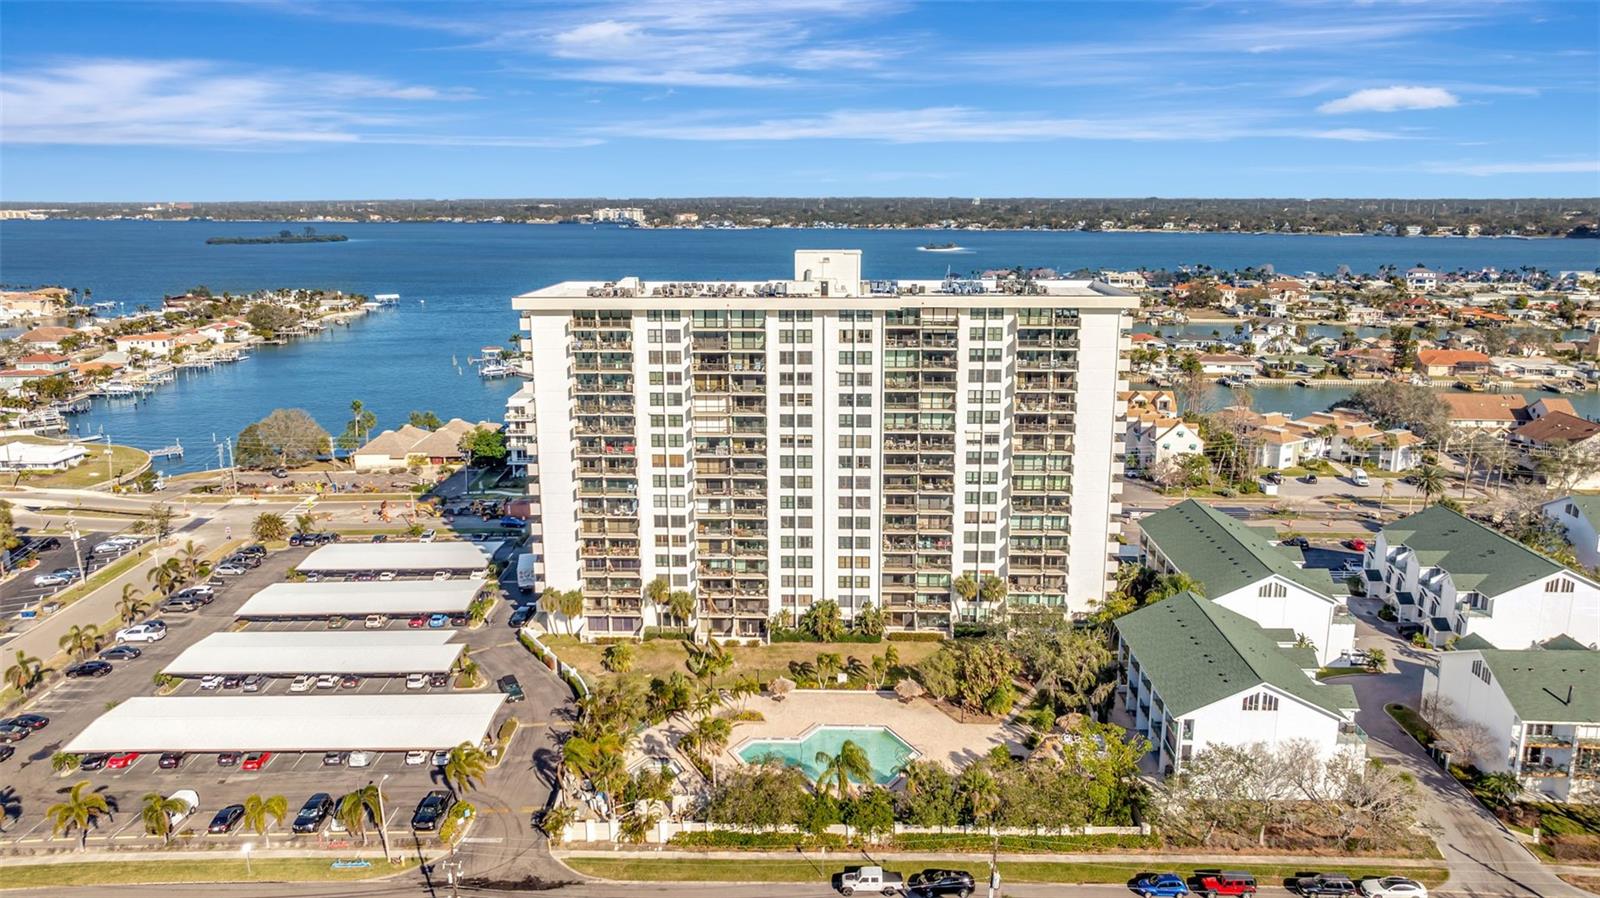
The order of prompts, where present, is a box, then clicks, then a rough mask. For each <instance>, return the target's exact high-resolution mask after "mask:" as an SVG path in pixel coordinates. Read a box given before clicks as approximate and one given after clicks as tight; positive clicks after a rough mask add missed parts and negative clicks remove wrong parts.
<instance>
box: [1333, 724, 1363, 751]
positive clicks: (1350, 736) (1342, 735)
mask: <svg viewBox="0 0 1600 898" xmlns="http://www.w3.org/2000/svg"><path fill="white" fill-rule="evenodd" d="M1338 742H1339V744H1340V745H1363V746H1364V745H1366V744H1367V731H1366V730H1363V729H1362V728H1361V727H1358V726H1356V725H1355V724H1353V723H1341V724H1339V738H1338Z"/></svg>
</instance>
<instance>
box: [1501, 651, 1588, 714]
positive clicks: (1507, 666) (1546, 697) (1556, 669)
mask: <svg viewBox="0 0 1600 898" xmlns="http://www.w3.org/2000/svg"><path fill="white" fill-rule="evenodd" d="M1545 644H1546V645H1547V646H1551V645H1555V644H1556V643H1555V641H1554V640H1552V641H1550V642H1547V643H1545ZM1479 654H1481V655H1482V656H1483V660H1484V662H1485V663H1487V664H1488V665H1489V672H1490V673H1491V674H1492V675H1493V679H1494V680H1495V681H1496V682H1498V683H1499V684H1500V689H1501V691H1503V692H1504V693H1505V694H1506V699H1507V700H1509V701H1510V702H1511V707H1513V708H1515V709H1516V711H1517V716H1518V717H1521V718H1522V719H1523V720H1524V721H1529V720H1532V721H1547V722H1550V723H1600V652H1597V651H1594V650H1593V649H1587V648H1580V649H1571V648H1565V647H1559V648H1555V647H1553V648H1542V649H1519V650H1514V651H1512V650H1505V649H1480V650H1479Z"/></svg>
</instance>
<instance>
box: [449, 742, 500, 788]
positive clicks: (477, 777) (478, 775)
mask: <svg viewBox="0 0 1600 898" xmlns="http://www.w3.org/2000/svg"><path fill="white" fill-rule="evenodd" d="M488 769H489V756H488V755H487V754H484V751H483V749H481V748H479V747H478V746H476V745H473V744H472V743H471V742H463V743H461V744H460V745H457V746H456V747H455V748H452V749H450V759H449V760H447V761H445V762H444V778H445V781H446V782H448V783H449V784H450V788H451V789H452V790H453V791H455V792H457V793H466V792H470V791H472V790H473V789H474V788H476V787H477V785H478V783H479V782H481V781H482V780H483V775H484V773H486V772H487V771H488Z"/></svg>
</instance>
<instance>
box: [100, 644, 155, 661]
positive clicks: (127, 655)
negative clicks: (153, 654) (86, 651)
mask: <svg viewBox="0 0 1600 898" xmlns="http://www.w3.org/2000/svg"><path fill="white" fill-rule="evenodd" d="M142 654H144V652H143V651H141V650H139V649H136V648H134V647H133V646H131V645H117V646H112V647H111V648H109V649H106V650H105V651H103V652H101V653H100V655H99V658H100V660H101V661H132V660H133V659H135V658H137V657H139V656H140V655H142Z"/></svg>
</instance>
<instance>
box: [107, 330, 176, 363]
mask: <svg viewBox="0 0 1600 898" xmlns="http://www.w3.org/2000/svg"><path fill="white" fill-rule="evenodd" d="M177 347H178V337H177V335H176V334H169V333H167V332H166V331H151V332H150V333H145V334H128V335H126V336H122V337H118V338H117V351H118V352H125V353H134V352H143V353H146V354H148V355H151V356H154V357H156V358H162V359H164V358H166V357H167V356H169V355H171V354H172V350H174V349H176V348H177Z"/></svg>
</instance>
